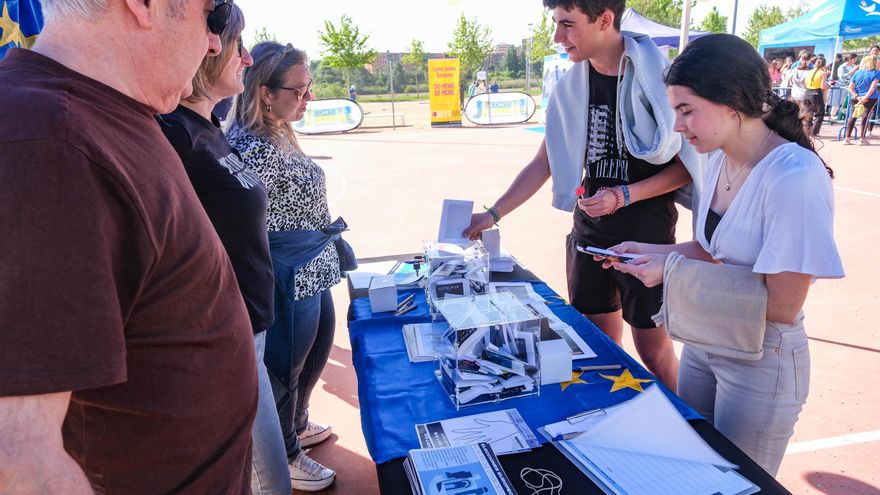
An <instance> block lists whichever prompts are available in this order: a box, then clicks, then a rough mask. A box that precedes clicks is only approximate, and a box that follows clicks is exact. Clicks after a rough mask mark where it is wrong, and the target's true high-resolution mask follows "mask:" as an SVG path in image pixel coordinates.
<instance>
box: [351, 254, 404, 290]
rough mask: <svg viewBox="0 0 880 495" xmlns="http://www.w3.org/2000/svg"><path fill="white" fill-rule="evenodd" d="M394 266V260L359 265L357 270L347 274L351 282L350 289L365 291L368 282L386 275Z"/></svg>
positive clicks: (368, 284) (395, 263) (395, 264)
mask: <svg viewBox="0 0 880 495" xmlns="http://www.w3.org/2000/svg"><path fill="white" fill-rule="evenodd" d="M395 266H397V262H396V261H394V260H391V261H376V262H374V263H360V264H358V268H357V270H355V271H353V272H348V278H349V280H351V286H352V288H354V289H366V288H368V287H369V286H370V280H371V279H372V278H373V277H378V276H380V275H388V274H389V273H391V270H393V269H394V267H395Z"/></svg>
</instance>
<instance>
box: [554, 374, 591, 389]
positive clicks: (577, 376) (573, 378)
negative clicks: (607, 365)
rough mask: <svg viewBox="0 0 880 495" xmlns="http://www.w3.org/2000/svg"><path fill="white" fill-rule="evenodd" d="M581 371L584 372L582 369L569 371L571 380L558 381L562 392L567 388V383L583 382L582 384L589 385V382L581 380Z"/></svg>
mask: <svg viewBox="0 0 880 495" xmlns="http://www.w3.org/2000/svg"><path fill="white" fill-rule="evenodd" d="M583 373H584V372H583V371H572V372H571V380H569V381H567V382H562V383H560V385H561V386H562V391H563V392H564V391H565V389H566V388H568V386H569V385H574V384H575V383H583V384H584V385H589V384H590V382H588V381H586V380H581V375H582V374H583Z"/></svg>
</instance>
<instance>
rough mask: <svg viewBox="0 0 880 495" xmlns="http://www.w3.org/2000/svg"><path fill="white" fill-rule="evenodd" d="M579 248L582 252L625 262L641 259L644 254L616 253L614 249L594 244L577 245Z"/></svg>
mask: <svg viewBox="0 0 880 495" xmlns="http://www.w3.org/2000/svg"><path fill="white" fill-rule="evenodd" d="M577 250H578V251H580V252H582V253H586V254H590V255H593V256H597V257H599V258H602V259H606V260H608V261H622V262H623V263H629V262H630V261H632V260H635V259H639V258H641V257H642V256H644V255H642V254H632V253H615V252H614V251H609V250H607V249H601V248H597V247H593V246H586V247H584V246H577Z"/></svg>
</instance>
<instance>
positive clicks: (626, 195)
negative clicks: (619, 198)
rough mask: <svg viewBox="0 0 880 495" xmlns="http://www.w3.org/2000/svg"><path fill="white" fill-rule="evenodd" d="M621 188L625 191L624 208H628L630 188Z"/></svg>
mask: <svg viewBox="0 0 880 495" xmlns="http://www.w3.org/2000/svg"><path fill="white" fill-rule="evenodd" d="M620 188H621V189H623V206H624V207H627V206H629V188H628V187H626V184H624V185H622V186H620Z"/></svg>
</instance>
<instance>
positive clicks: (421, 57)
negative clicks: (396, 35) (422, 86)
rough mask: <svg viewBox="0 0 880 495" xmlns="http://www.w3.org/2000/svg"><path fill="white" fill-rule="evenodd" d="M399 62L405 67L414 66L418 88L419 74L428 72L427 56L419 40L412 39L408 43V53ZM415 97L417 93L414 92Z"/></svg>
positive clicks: (423, 45)
mask: <svg viewBox="0 0 880 495" xmlns="http://www.w3.org/2000/svg"><path fill="white" fill-rule="evenodd" d="M401 60H402V61H403V63H405V64H407V65H412V66H415V68H416V87H418V86H419V74H424V73H425V71H427V70H428V54H427V53H425V44H424V43H422V41H421V40H417V39H415V38H413V40H412V41H410V42H409V53H405V54H404V55H403V57H402V58H401ZM416 96H418V92H416Z"/></svg>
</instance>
